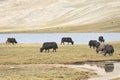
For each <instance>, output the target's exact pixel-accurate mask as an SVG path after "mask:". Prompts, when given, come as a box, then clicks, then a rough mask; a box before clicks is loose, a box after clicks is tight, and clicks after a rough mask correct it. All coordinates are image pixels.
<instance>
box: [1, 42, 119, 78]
mask: <svg viewBox="0 0 120 80" xmlns="http://www.w3.org/2000/svg"><path fill="white" fill-rule="evenodd" d="M110 44H112V45H113V46H114V48H115V53H114V55H113V56H106V57H105V56H103V55H102V54H101V53H99V54H96V52H95V50H94V49H90V48H89V47H88V45H58V47H59V48H58V50H57V52H52V51H50V52H49V53H48V52H43V53H40V52H39V49H40V47H41V46H42V45H41V44H16V45H11V44H9V45H6V44H0V80H80V79H82V78H87V77H90V76H93V75H95V74H94V73H92V72H88V71H84V70H80V69H79V70H78V69H73V68H68V67H65V66H61V65H62V64H64V63H76V62H84V61H100V60H101V61H103V60H120V53H119V52H120V42H114V43H110ZM57 64H58V65H57ZM59 65H60V66H59Z"/></svg>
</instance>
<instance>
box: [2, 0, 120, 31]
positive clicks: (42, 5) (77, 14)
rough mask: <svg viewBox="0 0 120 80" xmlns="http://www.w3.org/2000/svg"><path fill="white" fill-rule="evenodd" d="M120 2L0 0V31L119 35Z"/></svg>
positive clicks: (109, 0) (102, 0)
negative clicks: (115, 33)
mask: <svg viewBox="0 0 120 80" xmlns="http://www.w3.org/2000/svg"><path fill="white" fill-rule="evenodd" d="M119 26H120V0H74V1H73V0H0V32H8V31H13V32H14V31H15V32H17V31H28V32H29V31H31V32H32V31H34V32H36V31H37V32H120V28H119Z"/></svg>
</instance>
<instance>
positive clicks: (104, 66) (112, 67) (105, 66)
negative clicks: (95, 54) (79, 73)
mask: <svg viewBox="0 0 120 80" xmlns="http://www.w3.org/2000/svg"><path fill="white" fill-rule="evenodd" d="M74 67H75V66H74ZM77 67H80V68H85V69H88V70H92V71H94V72H95V73H97V74H98V75H101V76H100V77H94V78H89V79H85V80H111V79H114V78H118V77H120V71H119V70H120V63H119V62H113V61H106V62H86V63H84V64H83V65H78V66H77Z"/></svg>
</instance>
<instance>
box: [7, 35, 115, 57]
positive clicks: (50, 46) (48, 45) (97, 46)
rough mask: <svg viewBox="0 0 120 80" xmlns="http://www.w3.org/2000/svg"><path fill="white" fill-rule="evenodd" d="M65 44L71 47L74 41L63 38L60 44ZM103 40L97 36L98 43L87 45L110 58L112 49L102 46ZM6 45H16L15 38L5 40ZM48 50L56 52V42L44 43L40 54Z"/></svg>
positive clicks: (108, 45)
mask: <svg viewBox="0 0 120 80" xmlns="http://www.w3.org/2000/svg"><path fill="white" fill-rule="evenodd" d="M65 42H67V43H68V44H69V43H71V44H72V45H73V44H74V41H73V40H72V38H71V37H63V38H62V39H61V44H64V43H65ZM104 42H105V39H104V38H103V36H99V38H98V41H97V40H90V41H89V43H88V45H89V47H90V48H93V49H96V53H99V52H100V51H101V53H103V55H104V56H106V54H109V55H110V56H112V55H113V53H114V47H113V46H112V45H110V44H104ZM8 43H12V44H13V45H14V44H17V41H16V39H15V38H7V40H6V44H8ZM49 49H53V52H56V49H58V45H57V43H56V42H44V43H43V45H42V47H41V48H40V52H43V51H45V52H46V51H48V52H49Z"/></svg>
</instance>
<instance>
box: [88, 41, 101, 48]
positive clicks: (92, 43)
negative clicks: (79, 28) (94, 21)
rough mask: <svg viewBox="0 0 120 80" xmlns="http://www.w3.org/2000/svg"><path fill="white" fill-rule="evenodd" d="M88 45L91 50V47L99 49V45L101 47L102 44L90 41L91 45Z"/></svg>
mask: <svg viewBox="0 0 120 80" xmlns="http://www.w3.org/2000/svg"><path fill="white" fill-rule="evenodd" d="M88 45H89V46H90V48H91V47H93V48H98V47H99V45H100V43H99V42H97V41H96V40H90V41H89V43H88Z"/></svg>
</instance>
